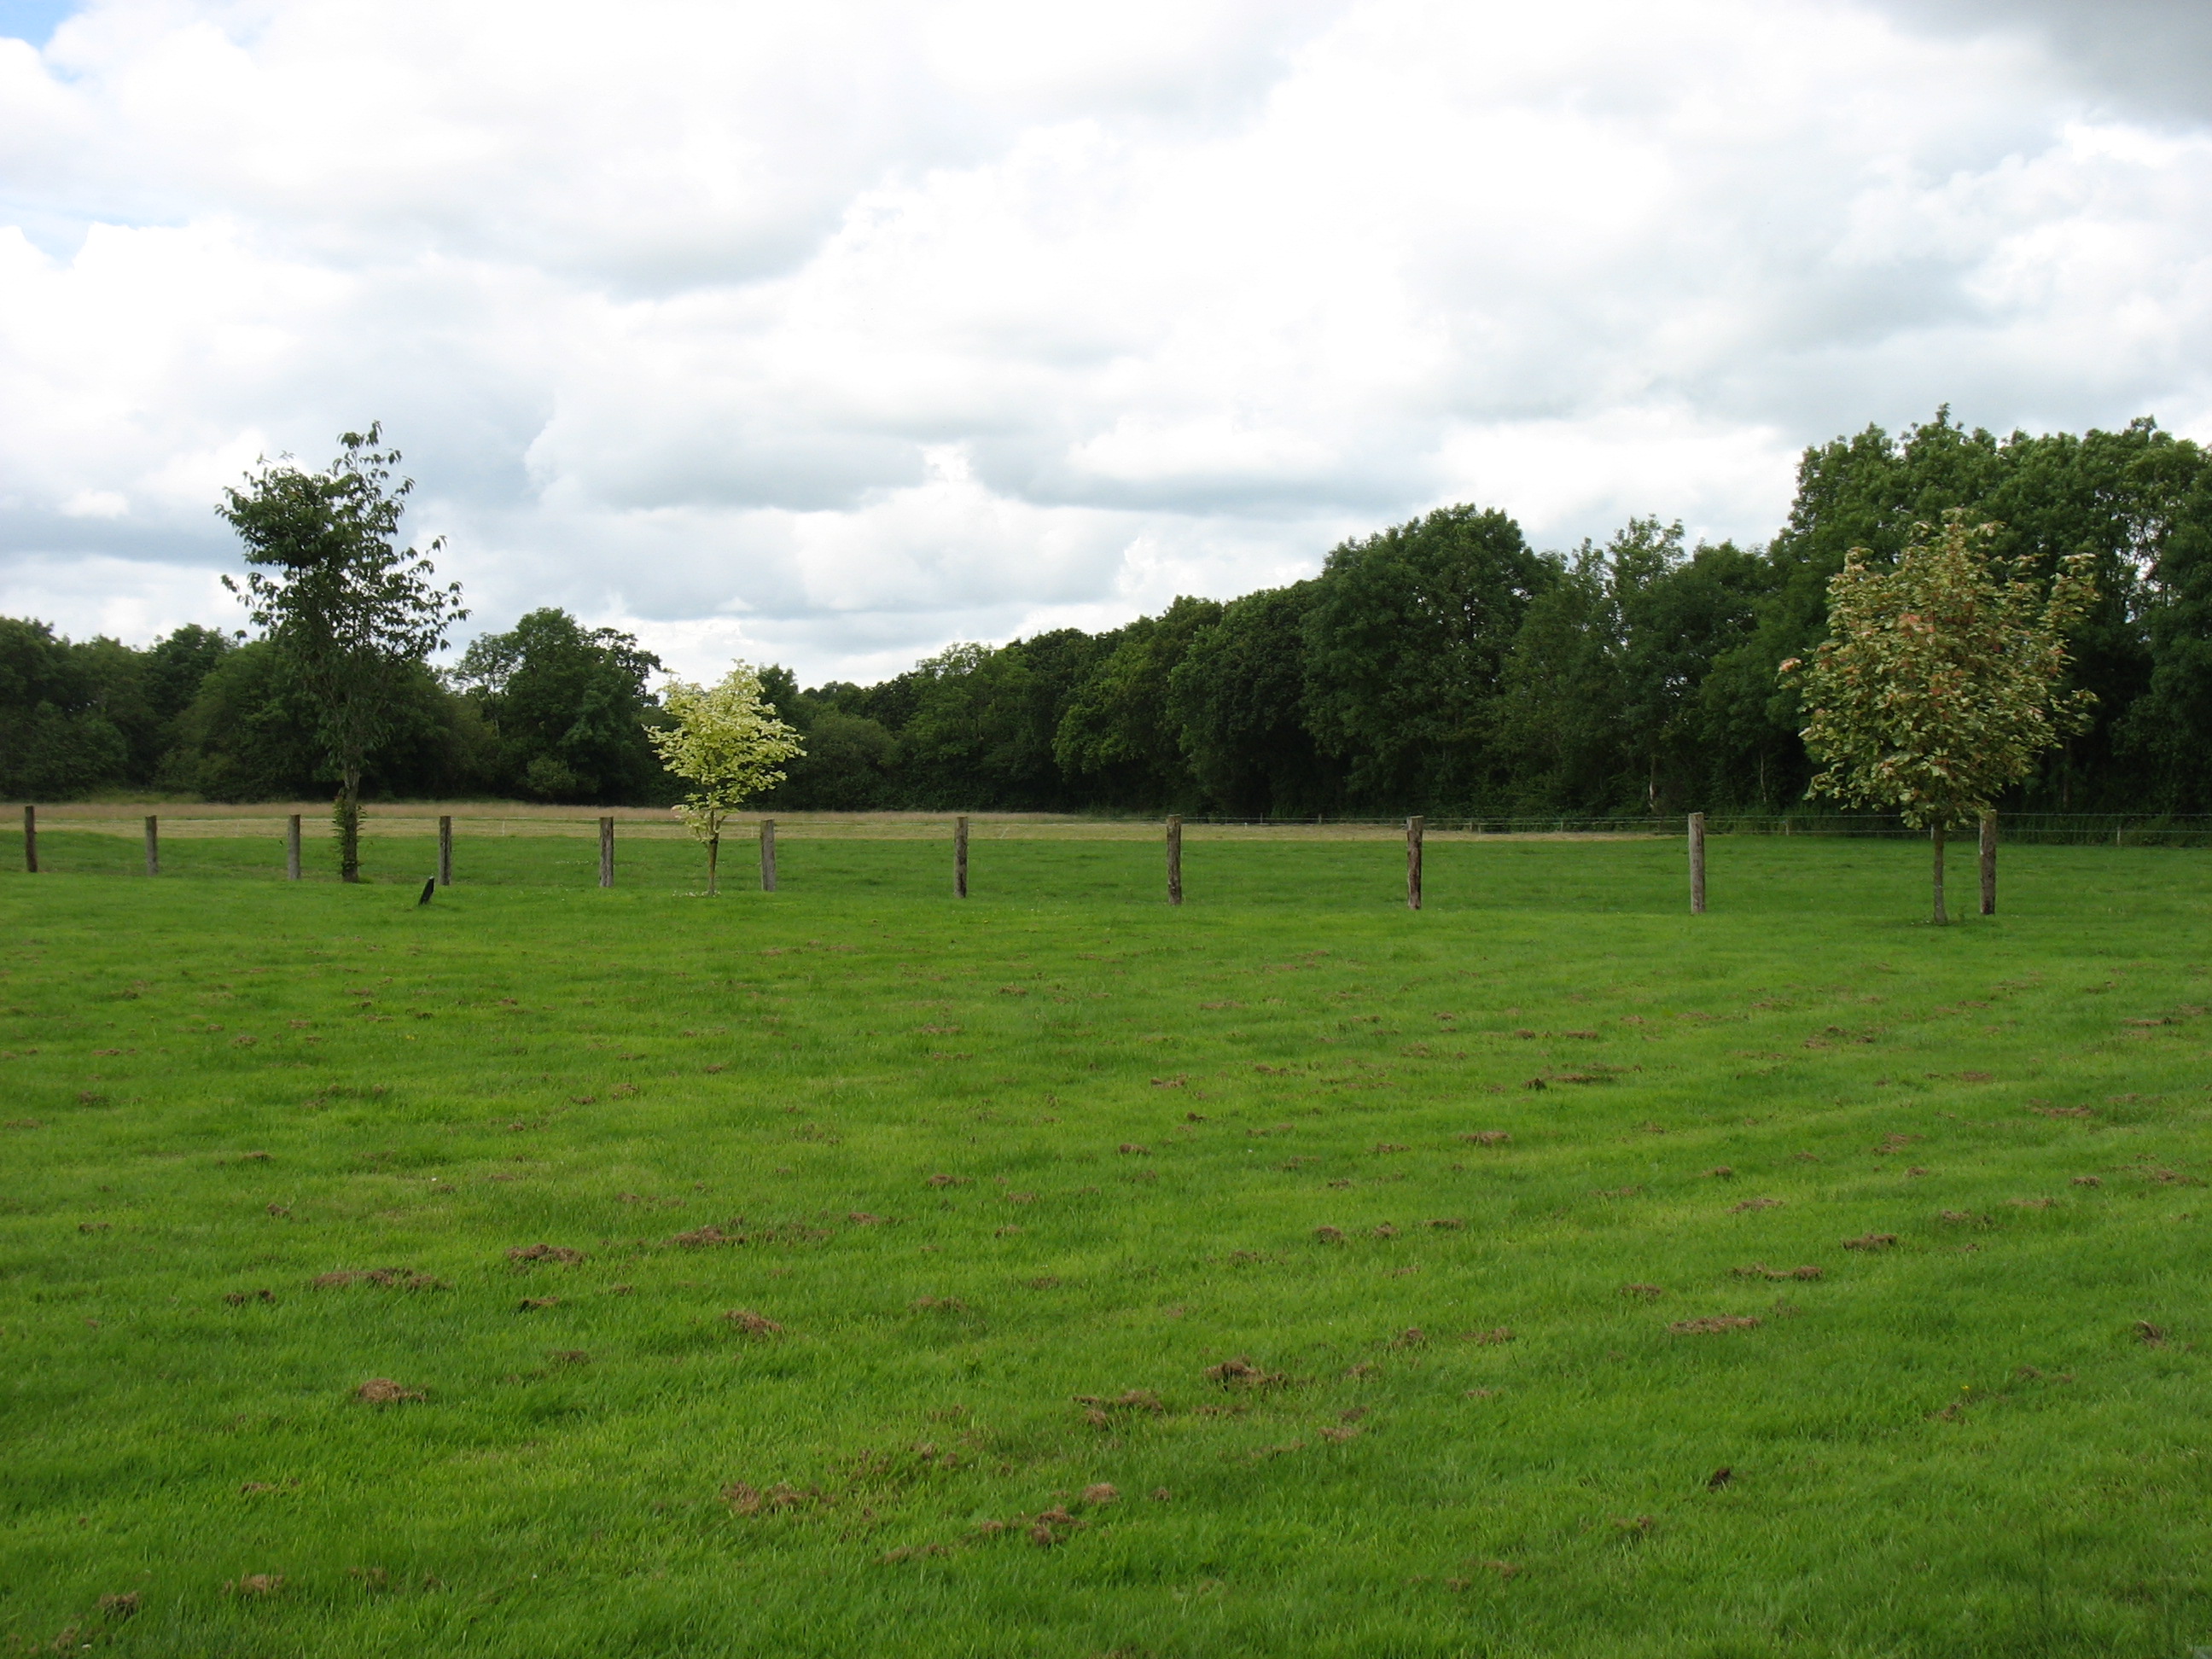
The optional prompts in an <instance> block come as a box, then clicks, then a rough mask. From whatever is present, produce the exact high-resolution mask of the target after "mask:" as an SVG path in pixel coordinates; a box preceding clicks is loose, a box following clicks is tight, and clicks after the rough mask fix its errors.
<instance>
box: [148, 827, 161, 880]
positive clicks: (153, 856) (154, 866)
mask: <svg viewBox="0 0 2212 1659" xmlns="http://www.w3.org/2000/svg"><path fill="white" fill-rule="evenodd" d="M146 873H147V874H148V875H149V876H158V875H160V874H161V818H160V817H158V816H156V815H155V814H154V813H152V812H149V813H148V814H147V815H146Z"/></svg>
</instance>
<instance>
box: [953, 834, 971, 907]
mask: <svg viewBox="0 0 2212 1659" xmlns="http://www.w3.org/2000/svg"><path fill="white" fill-rule="evenodd" d="M952 896H953V897H955V898H966V897H967V896H968V820H967V819H965V818H955V819H953V820H952Z"/></svg>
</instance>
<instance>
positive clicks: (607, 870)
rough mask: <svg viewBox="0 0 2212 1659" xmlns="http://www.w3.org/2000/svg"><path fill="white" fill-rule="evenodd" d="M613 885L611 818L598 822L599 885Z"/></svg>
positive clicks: (613, 847) (613, 834) (612, 832)
mask: <svg viewBox="0 0 2212 1659" xmlns="http://www.w3.org/2000/svg"><path fill="white" fill-rule="evenodd" d="M614 884H615V821H614V819H612V818H611V817H604V818H601V819H600V820H599V885H600V886H602V887H611V886H613V885H614Z"/></svg>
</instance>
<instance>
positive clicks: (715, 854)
mask: <svg viewBox="0 0 2212 1659" xmlns="http://www.w3.org/2000/svg"><path fill="white" fill-rule="evenodd" d="M721 856H722V838H721V837H720V836H708V837H707V896H708V898H712V897H714V894H715V892H716V888H715V886H714V866H715V863H716V862H717V861H718V860H720V858H721Z"/></svg>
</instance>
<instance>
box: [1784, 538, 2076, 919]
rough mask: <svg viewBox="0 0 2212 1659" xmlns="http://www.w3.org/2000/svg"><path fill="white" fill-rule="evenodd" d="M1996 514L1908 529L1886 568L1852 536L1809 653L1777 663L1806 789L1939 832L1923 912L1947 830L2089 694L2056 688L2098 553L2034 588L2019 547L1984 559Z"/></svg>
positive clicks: (2007, 781)
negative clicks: (1798, 729)
mask: <svg viewBox="0 0 2212 1659" xmlns="http://www.w3.org/2000/svg"><path fill="white" fill-rule="evenodd" d="M1997 528H1998V526H1995V525H1988V524H1983V525H1974V524H1969V523H1967V522H1966V515H1965V514H1964V513H1962V512H1960V511H1959V510H1957V509H1955V508H1954V510H1953V511H1951V512H1950V513H1946V514H1945V515H1944V520H1943V523H1942V526H1941V527H1940V528H1937V527H1936V526H1929V525H1925V524H1923V525H1921V526H1917V531H1916V534H1915V536H1914V538H1913V540H1912V542H1911V544H1910V545H1909V546H1907V547H1906V548H1905V550H1904V551H1903V552H1902V553H1900V554H1899V556H1898V558H1897V562H1896V563H1895V564H1894V565H1893V566H1891V567H1890V568H1887V569H1881V568H1875V566H1873V565H1871V564H1870V563H1869V562H1868V554H1867V550H1865V549H1864V548H1863V547H1855V548H1853V549H1852V550H1850V552H1849V553H1848V554H1846V555H1845V556H1844V568H1842V569H1841V570H1840V571H1838V573H1837V574H1836V575H1835V577H1834V579H1833V580H1832V581H1830V583H1829V584H1828V625H1829V628H1830V630H1831V636H1830V637H1829V638H1828V639H1826V640H1825V641H1822V642H1821V644H1820V648H1819V649H1818V650H1817V651H1816V652H1814V655H1813V658H1812V659H1811V660H1810V661H1809V662H1808V661H1806V660H1803V659H1800V658H1796V657H1792V658H1791V659H1790V660H1789V661H1787V662H1785V663H1784V664H1783V665H1782V667H1781V672H1782V677H1783V678H1784V681H1785V682H1786V683H1794V684H1796V686H1797V687H1798V689H1799V691H1800V694H1801V696H1802V699H1803V703H1804V708H1805V711H1806V724H1805V726H1804V729H1803V731H1802V733H1801V734H1800V735H1802V737H1803V738H1804V739H1805V745H1806V747H1807V748H1808V750H1811V751H1812V754H1813V757H1814V759H1815V760H1818V761H1820V762H1821V763H1823V765H1822V769H1821V770H1820V772H1819V773H1818V774H1816V775H1814V779H1813V781H1812V785H1811V787H1809V788H1808V790H1807V791H1806V793H1807V794H1808V795H1829V796H1832V797H1834V798H1835V799H1838V800H1839V801H1841V802H1843V803H1844V804H1845V805H1854V806H1871V807H1875V808H1881V809H1887V810H1889V811H1894V812H1896V813H1898V814H1899V816H1900V817H1903V818H1904V820H1905V823H1908V824H1910V825H1911V826H1912V827H1913V828H1914V829H1927V830H1928V831H1929V836H1930V838H1931V839H1932V840H1933V842H1935V855H1936V856H1935V894H1936V902H1935V920H1936V924H1937V925H1938V926H1939V927H1940V926H1942V924H1943V923H1944V922H1946V921H1948V916H1947V915H1946V914H1945V910H1944V905H1943V850H1944V832H1945V830H1946V829H1948V827H1949V826H1950V825H1952V824H1955V823H1972V822H1974V821H1975V820H1977V819H1978V818H1979V817H1981V816H1982V814H1983V813H1984V812H1986V811H1990V810H1991V808H1992V806H1993V805H1994V803H1995V801H1996V797H1997V796H1998V795H1999V794H2000V793H2002V791H2004V790H2005V789H2006V788H2008V787H2010V786H2012V785H2013V784H2015V783H2018V782H2019V781H2021V779H2023V778H2025V777H2026V776H2027V775H2028V773H2029V771H2030V770H2031V769H2033V767H2034V765H2035V762H2036V759H2037V757H2039V756H2040V755H2041V754H2042V753H2043V752H2044V751H2045V750H2047V749H2050V748H2051V747H2052V746H2054V745H2055V744H2057V743H2058V742H2059V741H2060V740H2061V739H2063V738H2065V737H2067V736H2069V735H2070V734H2071V733H2074V732H2079V731H2081V730H2083V729H2084V728H2085V727H2086V726H2087V725H2088V722H2089V710H2090V708H2092V706H2093V704H2094V702H2095V701H2096V699H2095V697H2094V696H2093V695H2092V694H2091V693H2089V692H2087V691H2082V690H2067V689H2066V686H2065V681H2066V675H2067V669H2068V665H2069V663H2070V662H2071V660H2072V658H2071V655H2070V653H2069V652H2068V650H2067V646H2066V639H2067V635H2068V634H2069V631H2070V630H2071V629H2074V628H2075V626H2076V625H2077V624H2078V623H2080V622H2081V619H2082V618H2083V617H2085V616H2086V615H2087V612H2088V610H2089V606H2090V605H2091V604H2092V602H2093V600H2094V599H2095V598H2096V586H2095V580H2094V578H2093V575H2092V574H2091V569H2092V566H2093V563H2094V556H2093V555H2091V554H2088V553H2077V554H2074V555H2071V556H2068V557H2066V558H2063V559H2061V560H2060V561H2059V562H2058V569H2057V574H2056V575H2055V576H2054V577H2053V578H2052V580H2051V581H2050V583H2049V584H2048V585H2047V586H2046V585H2045V583H2044V582H2043V581H2041V580H2039V579H2038V576H2037V574H2036V571H2035V568H2034V560H2033V557H2032V556H2021V557H2018V558H2012V559H1998V558H1992V557H1990V556H1989V555H1988V554H1986V553H1985V552H1984V550H1983V544H1984V542H1985V541H1986V540H1987V539H1988V538H1989V537H1990V535H1991V534H1993V533H1994V532H1996V529H1997Z"/></svg>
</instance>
